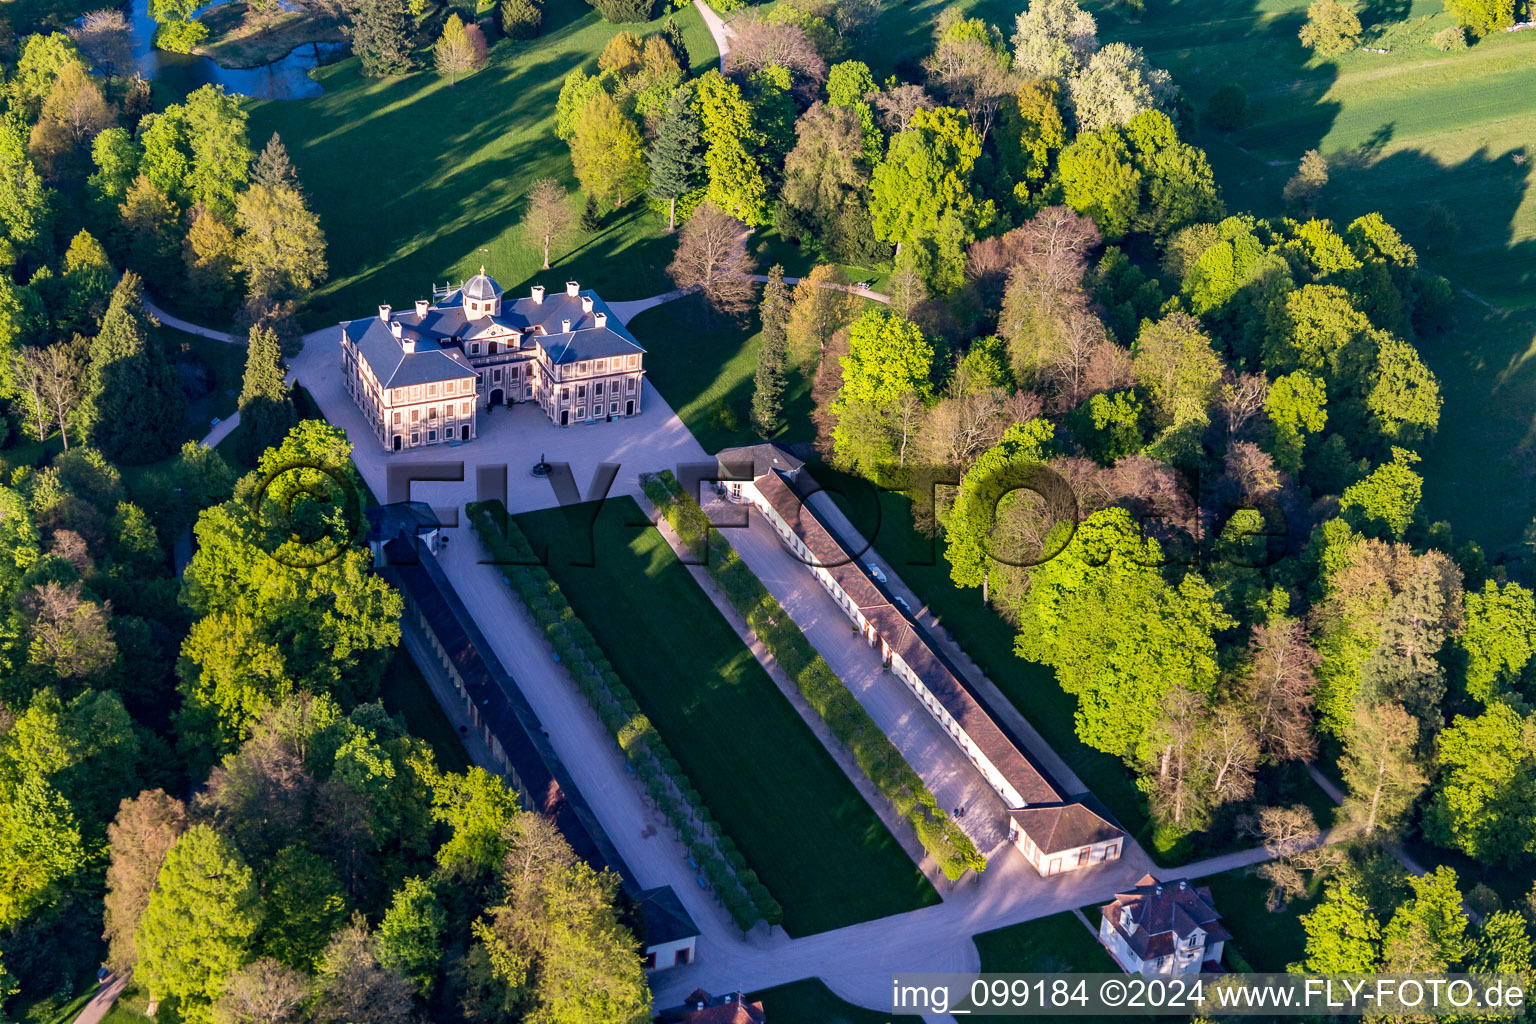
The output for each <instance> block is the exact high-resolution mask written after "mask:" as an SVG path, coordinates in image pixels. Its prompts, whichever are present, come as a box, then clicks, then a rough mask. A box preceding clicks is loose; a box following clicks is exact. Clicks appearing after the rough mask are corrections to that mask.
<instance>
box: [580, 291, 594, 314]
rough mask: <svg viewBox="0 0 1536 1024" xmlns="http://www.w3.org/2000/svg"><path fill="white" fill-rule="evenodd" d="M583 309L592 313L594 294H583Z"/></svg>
mask: <svg viewBox="0 0 1536 1024" xmlns="http://www.w3.org/2000/svg"><path fill="white" fill-rule="evenodd" d="M581 311H582V312H583V313H590V312H592V296H590V295H583V296H582V297H581Z"/></svg>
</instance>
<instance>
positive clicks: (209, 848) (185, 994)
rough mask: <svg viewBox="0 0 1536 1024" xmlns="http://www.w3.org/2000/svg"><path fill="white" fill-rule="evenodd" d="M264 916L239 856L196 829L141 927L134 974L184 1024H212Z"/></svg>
mask: <svg viewBox="0 0 1536 1024" xmlns="http://www.w3.org/2000/svg"><path fill="white" fill-rule="evenodd" d="M261 913H262V910H261V902H260V897H259V895H258V893H257V891H256V881H255V878H254V876H253V874H252V872H251V869H250V868H249V867H248V866H247V865H246V863H245V859H244V858H243V857H241V855H240V851H239V850H237V849H235V847H234V845H233V844H232V843H230V842H229V840H227V839H225V838H224V837H223V836H221V835H220V834H219V833H217V832H215V831H214V830H213V829H211V828H209V827H208V826H207V825H194V826H193V827H192V828H190V829H188V830H187V831H186V832H185V833H183V834H182V836H181V837H180V838H179V839H177V840H176V844H175V845H174V846H172V847H171V849H170V851H169V852H168V853H167V854H166V856H165V862H164V863H163V864H162V865H161V867H160V874H159V877H158V879H157V881H156V884H155V889H154V892H153V893H152V894H151V896H150V898H149V904H148V906H146V907H145V909H144V914H143V917H142V918H141V919H140V920H139V927H138V931H137V933H136V935H135V939H134V944H135V947H136V950H137V952H138V957H139V959H138V965H137V967H136V969H135V970H136V974H137V975H138V977H139V978H140V979H141V981H142V982H143V983H144V984H145V986H146V987H147V988H148V989H149V992H150V995H151V998H155V999H167V998H173V999H175V1000H176V1002H177V1009H178V1010H179V1012H180V1014H181V1017H182V1019H183V1020H192V1021H206V1020H209V1019H211V1016H212V1005H213V1002H214V1000H216V999H218V998H219V996H220V995H221V994H222V993H223V991H224V987H225V985H226V984H227V982H228V981H229V979H230V978H231V977H232V976H233V975H234V974H235V973H236V972H237V971H238V970H239V969H240V967H241V965H242V964H243V963H244V962H245V961H246V959H247V957H248V955H249V950H250V946H251V942H252V940H253V939H254V937H255V935H256V930H257V928H258V927H259V926H260V924H261Z"/></svg>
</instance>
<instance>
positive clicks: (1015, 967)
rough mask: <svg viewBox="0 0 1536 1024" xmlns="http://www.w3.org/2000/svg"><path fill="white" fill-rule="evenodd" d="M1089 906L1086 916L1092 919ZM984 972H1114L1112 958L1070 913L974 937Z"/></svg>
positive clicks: (1054, 915)
mask: <svg viewBox="0 0 1536 1024" xmlns="http://www.w3.org/2000/svg"><path fill="white" fill-rule="evenodd" d="M1096 909H1097V908H1090V911H1089V912H1087V913H1088V915H1089V916H1088V919H1089V920H1090V921H1092V920H1093V913H1092V912H1091V911H1093V910H1096ZM976 949H977V951H978V952H980V953H981V970H982V972H983V973H989V974H990V973H1005V974H1006V973H1026V974H1035V973H1056V972H1060V971H1077V972H1084V971H1115V970H1118V968H1116V967H1115V962H1114V960H1113V959H1112V958H1111V957H1110V955H1109V954H1108V953H1107V952H1105V951H1104V947H1103V946H1101V945H1099V942H1098V940H1097V939H1095V938H1094V937H1093V936H1092V935H1090V934H1089V933H1088V929H1086V928H1084V927H1083V922H1081V921H1079V920H1078V919H1077V918H1076V917H1074V916H1073V915H1072V914H1071V913H1070V912H1067V913H1062V914H1052V915H1051V916H1050V917H1041V918H1036V919H1035V920H1033V921H1025V922H1024V923H1023V924H1015V925H1009V926H1008V927H1007V928H999V929H997V930H996V931H990V932H982V933H981V934H980V935H977V936H976Z"/></svg>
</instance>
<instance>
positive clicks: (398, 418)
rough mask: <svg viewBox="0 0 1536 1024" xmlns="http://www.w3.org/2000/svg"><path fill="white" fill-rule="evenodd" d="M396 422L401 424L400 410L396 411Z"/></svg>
mask: <svg viewBox="0 0 1536 1024" xmlns="http://www.w3.org/2000/svg"><path fill="white" fill-rule="evenodd" d="M395 422H396V423H399V422H400V410H399V409H396V410H395Z"/></svg>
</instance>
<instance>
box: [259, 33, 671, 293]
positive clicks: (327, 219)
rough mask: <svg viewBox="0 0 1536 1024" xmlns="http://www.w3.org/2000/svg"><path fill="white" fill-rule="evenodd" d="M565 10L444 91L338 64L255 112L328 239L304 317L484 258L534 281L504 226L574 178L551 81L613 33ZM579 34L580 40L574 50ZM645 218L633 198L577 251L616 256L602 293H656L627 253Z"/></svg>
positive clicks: (647, 260) (418, 287)
mask: <svg viewBox="0 0 1536 1024" xmlns="http://www.w3.org/2000/svg"><path fill="white" fill-rule="evenodd" d="M583 6H584V5H583ZM566 8H569V10H565V15H566V17H565V20H564V21H563V22H562V23H561V27H559V28H558V29H557V30H556V31H554V32H551V33H547V34H546V35H544V36H541V37H540V38H539V39H538V40H536V41H535V42H537V43H539V44H540V45H541V47H542V48H541V49H538V50H529V49H528V46H529V44H527V43H515V44H514V43H505V44H500V45H498V46H497V48H496V50H495V51H494V53H495V58H496V59H495V60H494V61H493V63H492V64H491V65H490V66H488V67H487V68H486V69H484V70H482V71H480V72H478V73H477V74H475V75H472V76H470V77H469V78H467V79H465V80H464V81H462V82H460V83H459V84H458V85H456V86H449V85H447V84H446V83H445V82H443V81H442V80H441V79H439V78H437V77H436V76H435V75H432V73H431V72H429V71H421V72H417V73H414V74H412V75H408V76H403V77H401V78H399V79H393V80H383V81H378V82H374V81H370V80H366V79H363V78H362V76H361V74H360V71H359V69H358V67H357V65H356V63H355V62H347V64H346V65H345V66H344V67H342V68H340V69H338V70H332V71H330V72H329V73H327V74H326V76H325V78H326V85H327V89H328V91H327V92H326V93H325V94H323V95H322V96H320V97H316V98H315V99H313V100H306V101H295V102H288V103H283V104H274V103H261V104H254V105H253V107H252V110H253V115H254V116H253V123H252V136H253V138H258V139H259V138H263V137H265V136H266V135H267V134H268V133H270V132H271V131H273V130H276V131H278V132H280V133H281V134H282V135H283V136H284V138H285V140H286V141H288V144H289V146H290V148H291V150H292V152H293V155H294V159H295V162H296V163H297V164H298V165H299V167H300V172H301V176H302V178H303V180H304V182H305V185H306V187H307V188H308V190H309V192H310V194H311V196H312V203H313V206H314V208H315V209H316V210H317V212H318V213H319V214H320V217H321V224H322V227H323V228H324V229H325V230H326V231H327V234H328V236H329V238H330V239H331V254H330V256H331V264H332V266H331V270H332V277H331V280H330V282H329V283H328V284H327V285H326V286H325V287H324V288H322V289H321V290H320V291H319V292H318V293H317V294H316V296H315V297H314V299H313V300H312V301H311V303H310V306H309V310H308V318H309V319H310V320H311V321H312V322H314V323H320V322H326V321H328V320H334V319H336V318H338V317H341V316H355V315H358V309H367V308H372V305H373V304H375V303H376V301H377V299H378V298H394V299H395V300H396V301H401V300H402V299H403V297H404V296H403V294H401V295H397V294H396V293H397V292H402V293H403V291H404V290H405V289H410V290H411V292H413V293H414V294H420V293H422V292H423V291H424V290H425V285H426V284H427V283H428V282H429V281H430V280H435V279H437V278H438V277H440V276H442V275H444V274H445V273H446V274H448V275H450V276H451V275H452V274H454V273H455V272H458V273H459V274H460V276H463V275H464V274H467V273H471V272H473V270H474V269H475V268H477V267H478V265H479V264H480V263H482V262H483V263H485V264H486V265H487V266H488V267H489V268H491V270H492V272H493V273H495V274H497V275H498V278H499V279H500V280H501V282H502V284H503V285H504V286H510V285H513V284H520V283H521V282H522V281H524V280H526V279H528V278H531V277H534V276H536V275H537V274H539V273H542V271H541V270H540V267H539V261H537V260H535V258H534V256H533V253H532V248H531V247H529V246H522V245H519V244H517V242H519V241H520V239H517V238H516V237H515V232H513V231H511V230H509V229H512V228H514V226H515V224H516V221H517V217H518V216H519V215H520V213H521V208H522V202H523V198H522V195H523V190H524V188H525V187H526V185H527V184H528V183H529V182H531V181H532V180H533V179H535V178H537V177H545V176H548V177H555V178H557V179H560V180H562V181H564V182H566V183H567V184H570V185H573V184H574V182H573V181H572V174H571V169H570V163H569V160H568V158H567V155H566V151H565V146H564V144H563V143H561V142H560V141H559V140H557V139H556V138H555V137H554V131H553V115H554V110H555V103H556V99H557V98H558V96H559V92H560V85H561V82H562V81H563V79H564V76H565V74H566V73H567V72H568V71H569V70H570V69H571V68H574V67H578V66H587V65H590V64H592V63H593V61H594V60H595V57H596V54H597V50H596V49H593V46H596V45H598V43H599V42H600V41H605V40H606V39H607V38H608V37H609V36H610V35H612V34H613V33H615V32H617V31H619V28H618V27H617V26H604V25H601V24H600V23H599V22H597V21H596V16H595V15H591V16H590V17H589V16H587V15H579V14H577V13H576V11H575V8H574V5H573V4H570V3H567V4H565V5H562V9H563V10H564V9H566ZM610 30H611V31H610ZM582 33H589V34H591V36H592V39H591V44H592V45H580V46H579V47H573V46H572V42H573V40H574V38H575V37H576V36H579V35H581V34H582ZM535 54H537V55H538V56H534V55H535ZM429 76H430V77H429ZM360 109H361V110H363V111H367V113H365V114H363V115H362V116H359V111H360ZM317 123H318V124H321V125H323V129H322V130H321V131H318V132H317V131H316V125H317ZM572 201H573V204H574V203H578V202H580V197H579V196H577V197H573V200H572ZM647 216H650V215H649V214H646V213H645V212H643V210H642V209H641V204H640V203H638V202H636V203H633V204H632V207H631V209H630V210H629V211H627V212H626V213H625V214H623V215H621V216H620V217H619V218H617V219H616V220H615V221H614V226H615V227H617V228H618V229H619V230H616V231H613V232H611V233H609V232H605V233H604V235H603V236H601V237H603V238H606V239H607V241H606V242H600V243H598V244H593V243H592V242H588V243H587V245H586V246H584V248H585V249H586V250H588V252H589V255H588V257H587V258H585V259H583V260H581V261H580V262H581V263H582V264H586V265H589V266H594V267H595V265H596V263H597V262H598V261H595V260H593V259H591V258H590V257H591V255H595V254H596V253H598V252H602V253H603V254H604V257H605V261H611V262H615V263H617V262H619V261H618V260H616V259H615V256H616V255H617V254H618V253H620V252H623V253H624V254H625V255H624V259H623V261H622V262H623V264H624V273H623V274H622V275H621V274H619V273H617V271H616V270H615V272H613V273H611V274H609V275H607V277H608V281H607V283H609V284H611V285H618V286H620V287H621V289H622V290H621V291H619V292H617V293H614V292H613V291H612V290H611V289H609V297H611V298H631V297H641V296H643V295H648V294H653V293H654V291H656V290H657V288H656V287H654V286H655V285H656V284H657V283H658V278H659V273H658V272H657V263H658V262H660V263H664V262H665V258H661V259H660V260H659V261H658V257H660V256H661V249H660V248H658V249H657V250H655V251H651V250H649V249H648V250H647V251H645V252H643V253H638V254H637V253H632V252H627V251H626V250H628V249H630V248H631V247H632V245H633V244H634V243H633V242H631V241H630V238H631V237H632V236H635V235H651V234H654V233H655V230H656V227H657V226H659V224H660V221H659V219H658V220H657V221H656V225H651V224H641V223H640V222H639V220H640V218H642V217H647ZM509 236H511V237H509ZM661 248H665V249H668V250H669V249H670V246H669V245H666V246H662V247H661ZM482 250H485V252H483V253H482ZM525 250H526V251H525ZM667 255H668V256H669V255H670V252H668V253H667ZM637 257H641V258H637ZM567 269H568V268H567ZM597 276H598V277H599V278H602V277H603V276H604V275H603V274H601V273H600V272H599V273H598V275H597ZM583 283H588V282H583ZM591 283H593V284H597V285H599V286H601V284H602V283H603V282H602V281H600V280H594V281H592V282H591ZM364 293H366V295H365V294H364ZM413 297H414V295H413Z"/></svg>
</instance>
